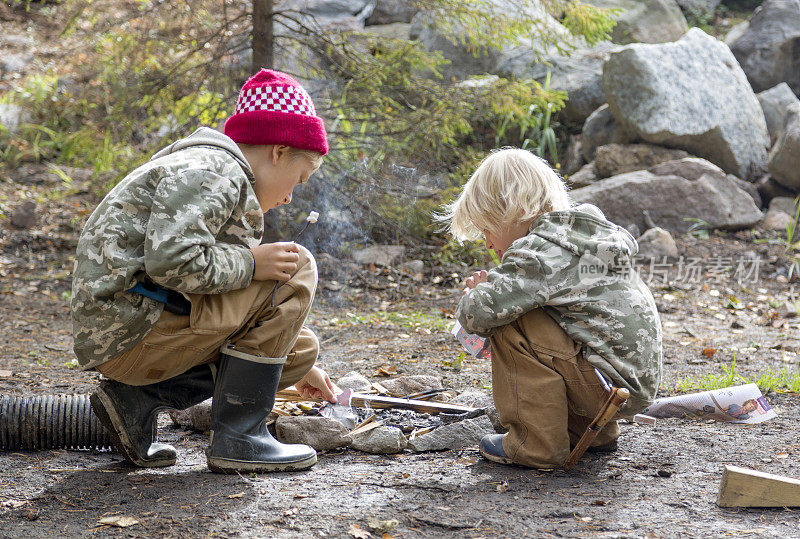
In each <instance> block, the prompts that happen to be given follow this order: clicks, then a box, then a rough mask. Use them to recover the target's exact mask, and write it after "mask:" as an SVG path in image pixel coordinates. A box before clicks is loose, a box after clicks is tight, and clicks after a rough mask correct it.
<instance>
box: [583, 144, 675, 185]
mask: <svg viewBox="0 0 800 539" xmlns="http://www.w3.org/2000/svg"><path fill="white" fill-rule="evenodd" d="M686 157H689V154H688V153H686V152H685V151H683V150H676V149H673V148H663V147H661V146H655V145H653V144H617V143H611V144H605V145H603V146H599V147H598V148H597V150H595V159H594V168H595V171H597V175H598V176H599V177H600V178H608V177H611V176H616V175H618V174H624V173H625V172H633V171H634V170H642V169H646V168H649V167H652V166H653V165H657V164H659V163H664V162H666V161H674V160H679V159H684V158H686Z"/></svg>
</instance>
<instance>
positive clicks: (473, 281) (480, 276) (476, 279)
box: [465, 270, 489, 290]
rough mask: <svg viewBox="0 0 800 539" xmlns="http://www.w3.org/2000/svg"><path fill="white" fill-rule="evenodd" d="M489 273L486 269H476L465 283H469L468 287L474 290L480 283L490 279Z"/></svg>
mask: <svg viewBox="0 0 800 539" xmlns="http://www.w3.org/2000/svg"><path fill="white" fill-rule="evenodd" d="M488 275H489V274H488V273H486V270H481V271H476V272H475V273H473V274H472V276H471V277H467V280H466V282H465V284H466V285H467V288H469V289H470V290H472V289H473V288H475V287H476V286H478V285H479V284H481V283H485V282H486V281H487V280H488Z"/></svg>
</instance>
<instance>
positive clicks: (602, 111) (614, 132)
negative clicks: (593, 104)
mask: <svg viewBox="0 0 800 539" xmlns="http://www.w3.org/2000/svg"><path fill="white" fill-rule="evenodd" d="M629 141H630V136H629V135H628V133H626V132H625V130H624V129H622V128H621V127H619V125H617V122H616V121H615V120H614V115H613V114H611V111H610V110H609V108H608V105H607V104H604V105H602V106H601V107H599V108H598V109H597V110H595V111H594V112H592V113H591V114H590V115H589V117H588V118H586V121H585V122H584V123H583V131H582V132H581V150H582V151H583V158H584V159H586V162H591V161H593V160H594V153H595V151H596V150H597V148H598V146H605V145H606V144H613V143H618V144H624V143H626V142H629Z"/></svg>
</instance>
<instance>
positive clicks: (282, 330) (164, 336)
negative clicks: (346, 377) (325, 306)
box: [97, 246, 319, 389]
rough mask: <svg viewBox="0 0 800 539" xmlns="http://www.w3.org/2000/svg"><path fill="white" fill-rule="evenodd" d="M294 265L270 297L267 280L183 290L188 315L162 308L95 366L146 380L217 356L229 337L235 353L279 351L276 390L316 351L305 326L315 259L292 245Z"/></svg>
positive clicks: (117, 376) (114, 375)
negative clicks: (281, 361)
mask: <svg viewBox="0 0 800 539" xmlns="http://www.w3.org/2000/svg"><path fill="white" fill-rule="evenodd" d="M297 266H298V269H297V272H296V273H295V274H294V275H293V276H292V278H291V279H290V280H289V281H288V282H286V283H282V284H281V285H280V286H279V287H278V290H277V291H276V292H275V300H274V305H275V306H274V307H272V306H270V296H271V295H272V289H273V287H274V286H275V281H253V282H252V283H251V284H250V286H248V287H247V288H242V289H240V290H233V291H231V292H227V293H225V294H188V298H189V300H190V301H191V303H192V312H191V314H190V315H189V316H179V315H176V314H172V313H170V312H167V311H164V312H163V313H162V315H161V318H159V320H158V323H157V324H156V325H155V327H153V329H152V330H151V331H150V333H148V334H147V336H146V337H145V338H144V340H142V341H141V342H140V343H139V344H137V345H136V346H134V347H133V348H132V349H130V350H128V351H127V352H125V353H124V354H122V355H120V356H117V357H115V358H113V359H111V360H109V361H107V362H105V363H102V364H101V365H99V366H98V367H97V370H98V371H100V372H101V373H102V374H103V375H105V376H107V377H108V378H111V379H113V380H117V381H119V382H122V383H125V384H129V385H148V384H153V383H156V382H160V381H162V380H166V379H168V378H172V377H174V376H177V375H179V374H181V373H183V372H186V371H187V370H189V369H191V368H192V367H195V366H197V365H201V364H204V363H213V362H216V361H218V360H219V349H220V347H221V346H222V345H223V344H224V343H226V342H230V343H231V344H233V345H234V347H235V348H236V349H237V350H239V351H242V352H245V353H248V354H254V355H257V356H263V357H283V356H287V355H288V358H287V361H286V364H285V365H284V366H283V372H282V373H281V380H280V383H279V385H278V388H279V389H283V388H286V387H288V386H290V385H293V384H294V383H296V382H298V381H299V380H300V379H301V378H302V377H303V376H305V375H306V373H308V371H309V370H311V367H313V366H314V362H315V361H316V359H317V354H318V352H319V342H318V340H317V337H316V335H314V333H313V332H312V331H311V330H310V329H308V328H307V327H305V326H304V325H303V324H304V323H305V320H306V317H307V316H308V311H309V309H310V308H311V303H312V301H313V300H314V292H315V291H316V288H317V265H316V262H315V261H314V257H313V256H312V255H311V253H310V252H309V251H308V250H307V249H305V248H304V247H302V246H300V260H299V262H298V263H297Z"/></svg>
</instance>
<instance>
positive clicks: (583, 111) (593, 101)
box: [497, 42, 622, 124]
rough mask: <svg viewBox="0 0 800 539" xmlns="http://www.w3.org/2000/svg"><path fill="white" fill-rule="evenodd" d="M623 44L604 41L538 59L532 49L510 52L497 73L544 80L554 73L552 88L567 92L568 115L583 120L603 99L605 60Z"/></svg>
mask: <svg viewBox="0 0 800 539" xmlns="http://www.w3.org/2000/svg"><path fill="white" fill-rule="evenodd" d="M621 48H622V47H621V46H620V45H615V44H613V43H608V42H602V43H599V44H597V45H595V46H593V47H590V48H579V49H577V50H575V51H572V52H571V53H570V55H569V56H564V55H557V54H556V55H549V56H546V57H545V59H544V60H545V62H537V61H536V59H535V58H534V57H533V55H531V53H530V51H520V53H519V54H516V55H515V54H507V55H506V58H505V59H504V60H503V62H502V63H500V64H499V65H498V66H497V73H500V74H502V75H505V76H507V75H513V76H514V77H516V78H518V79H534V80H537V81H539V82H540V83H542V84H544V82H545V79H546V78H547V74H548V73H549V74H550V88H551V89H553V90H562V91H565V92H567V102H566V104H565V106H564V109H563V114H564V116H565V117H566V118H567V119H568V120H569V121H571V122H574V123H578V124H580V123H582V122H584V121H585V120H586V118H588V117H589V115H590V114H591V113H592V112H593V111H594V110H595V109H597V108H598V107H600V106H601V105H602V104H603V103H605V96H604V95H603V84H602V82H603V63H604V62H605V61H606V60H607V59H608V56H609V55H610V54H611V53H612V52H617V51H619V50H621Z"/></svg>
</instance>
